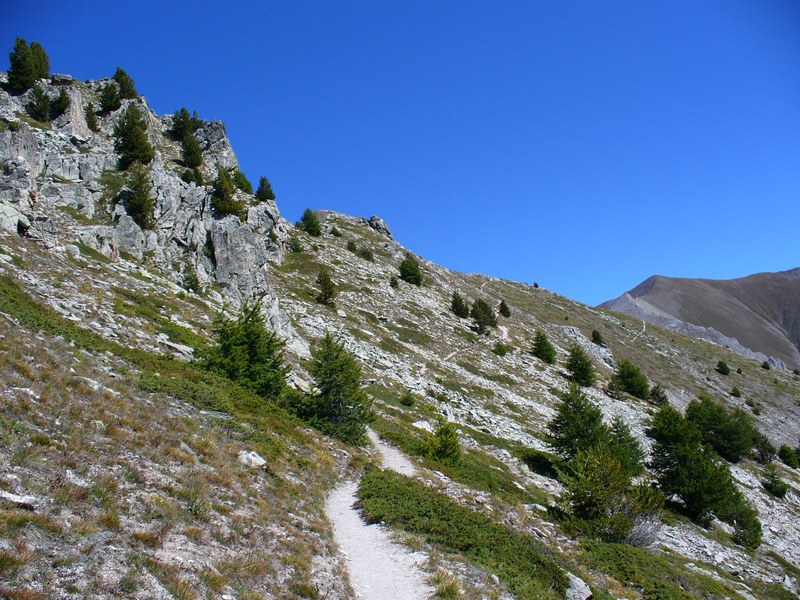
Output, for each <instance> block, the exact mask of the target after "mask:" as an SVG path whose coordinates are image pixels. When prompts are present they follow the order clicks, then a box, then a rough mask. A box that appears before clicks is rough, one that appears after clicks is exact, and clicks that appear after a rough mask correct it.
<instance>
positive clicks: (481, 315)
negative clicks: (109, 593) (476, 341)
mask: <svg viewBox="0 0 800 600" xmlns="http://www.w3.org/2000/svg"><path fill="white" fill-rule="evenodd" d="M469 316H470V317H472V320H473V321H475V326H476V327H477V329H478V333H479V334H486V333H488V331H489V327H497V316H496V315H495V314H494V310H492V307H491V306H489V304H488V303H487V302H486V301H485V300H483V299H482V298H478V299H477V300H475V302H473V303H472V310H470V312H469Z"/></svg>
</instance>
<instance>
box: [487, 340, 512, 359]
mask: <svg viewBox="0 0 800 600" xmlns="http://www.w3.org/2000/svg"><path fill="white" fill-rule="evenodd" d="M511 350H512V347H511V346H509V345H508V344H504V343H503V342H500V341H498V342H497V343H496V344H495V345H494V348H492V352H494V353H495V354H497V356H505V355H506V354H508V353H509V352H511Z"/></svg>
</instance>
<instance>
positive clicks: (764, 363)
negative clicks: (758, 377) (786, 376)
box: [761, 361, 772, 371]
mask: <svg viewBox="0 0 800 600" xmlns="http://www.w3.org/2000/svg"><path fill="white" fill-rule="evenodd" d="M761 368H762V369H764V370H766V371H769V370H770V369H771V368H772V366H771V365H770V364H769V363H768V362H767V361H764V362H762V363H761Z"/></svg>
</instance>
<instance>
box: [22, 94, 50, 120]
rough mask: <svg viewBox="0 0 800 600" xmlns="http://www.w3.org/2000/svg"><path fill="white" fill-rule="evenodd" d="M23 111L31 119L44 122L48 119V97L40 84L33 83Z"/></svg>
mask: <svg viewBox="0 0 800 600" xmlns="http://www.w3.org/2000/svg"><path fill="white" fill-rule="evenodd" d="M25 112H26V113H28V116H29V117H30V118H31V119H34V120H36V121H40V122H45V121H48V120H49V119H50V98H49V97H48V96H47V94H46V93H45V91H44V90H43V89H42V86H40V85H34V86H33V90H32V91H31V94H30V100H29V101H28V103H27V104H26V105H25Z"/></svg>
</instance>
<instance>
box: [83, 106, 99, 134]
mask: <svg viewBox="0 0 800 600" xmlns="http://www.w3.org/2000/svg"><path fill="white" fill-rule="evenodd" d="M83 112H84V114H85V115H86V126H87V127H88V128H89V130H90V131H93V132H94V133H97V132H98V131H100V124H99V123H98V122H97V113H96V112H95V110H94V104H92V103H91V102H89V104H87V105H86V107H85V108H84V110H83Z"/></svg>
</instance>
